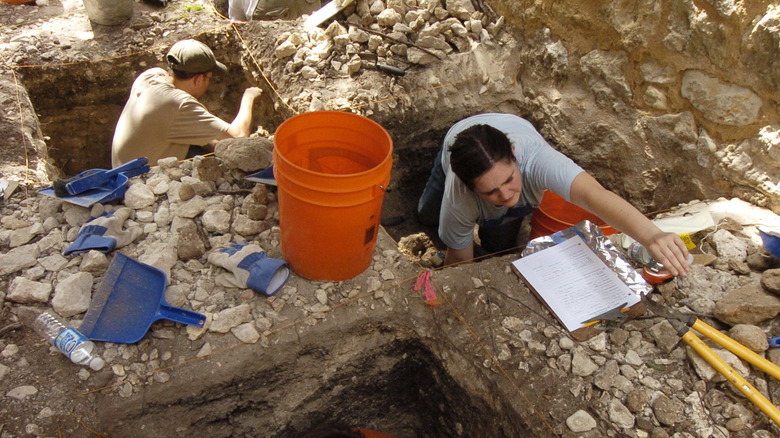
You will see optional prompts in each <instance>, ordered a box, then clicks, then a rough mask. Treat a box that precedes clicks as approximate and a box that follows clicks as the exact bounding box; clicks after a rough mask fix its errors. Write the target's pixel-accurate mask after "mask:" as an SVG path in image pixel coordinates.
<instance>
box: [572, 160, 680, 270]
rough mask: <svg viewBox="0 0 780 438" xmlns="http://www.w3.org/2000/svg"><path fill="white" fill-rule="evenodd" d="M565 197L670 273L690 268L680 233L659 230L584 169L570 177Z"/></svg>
mask: <svg viewBox="0 0 780 438" xmlns="http://www.w3.org/2000/svg"><path fill="white" fill-rule="evenodd" d="M569 196H570V197H571V200H572V202H573V203H574V204H576V205H577V206H579V207H582V208H584V209H585V210H588V211H589V212H591V213H593V214H595V215H596V216H598V217H599V218H601V220H603V221H604V222H606V223H608V224H609V225H611V226H612V227H613V228H615V229H617V230H619V231H621V232H623V233H625V234H628V235H629V236H631V237H633V238H634V239H636V241H638V242H639V243H641V244H642V245H644V246H645V248H647V250H648V251H649V252H650V255H651V256H653V258H654V259H655V260H656V261H657V262H659V263H661V264H663V265H664V267H666V268H667V269H668V270H669V272H671V274H672V275H675V276H677V275H686V274H688V272H689V271H690V266H689V265H688V262H687V258H688V248H686V246H685V243H683V241H682V239H681V238H680V236H678V235H677V234H675V233H667V232H664V231H661V229H660V228H658V227H657V226H656V225H655V224H653V222H651V221H650V219H648V218H647V217H645V215H643V214H642V213H641V212H640V211H639V210H637V209H636V208H634V206H632V205H631V204H629V203H628V202H627V201H626V200H624V199H623V198H621V197H620V196H618V195H616V194H615V193H613V192H611V191H609V190H607V189H605V188H604V187H603V186H602V185H601V184H599V182H598V181H596V180H595V179H594V178H593V177H592V176H590V175H589V174H588V173H587V172H582V173H580V174H579V175H577V177H576V178H574V181H573V182H572V185H571V189H570V191H569Z"/></svg>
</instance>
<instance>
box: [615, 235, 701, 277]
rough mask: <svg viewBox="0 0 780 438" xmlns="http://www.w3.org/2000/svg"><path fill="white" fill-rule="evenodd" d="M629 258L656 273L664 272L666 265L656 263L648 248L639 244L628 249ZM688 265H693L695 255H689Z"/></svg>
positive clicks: (635, 243) (633, 244)
mask: <svg viewBox="0 0 780 438" xmlns="http://www.w3.org/2000/svg"><path fill="white" fill-rule="evenodd" d="M628 256H629V257H631V258H632V259H634V260H636V261H637V262H639V263H640V264H641V265H642V266H644V267H645V268H647V269H650V270H652V271H655V272H659V271H662V270H663V269H664V265H662V264H660V263H658V262H657V261H655V259H654V258H653V257H652V256H651V255H650V253H649V252H647V248H645V247H644V245H642V244H641V243H639V242H634V243H632V244H631V245H630V246H629V247H628ZM687 260H688V264H691V263H693V254H690V253H689V254H688V259H687Z"/></svg>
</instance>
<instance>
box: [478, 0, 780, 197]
mask: <svg viewBox="0 0 780 438" xmlns="http://www.w3.org/2000/svg"><path fill="white" fill-rule="evenodd" d="M775 3H776V2H772V1H768V0H760V1H750V2H747V1H739V0H735V1H729V0H708V1H705V0H698V1H693V0H685V1H669V0H662V1H650V0H636V1H593V2H580V1H574V0H563V1H556V2H543V1H528V0H525V1H517V0H494V1H490V2H489V5H487V4H486V5H484V6H485V8H486V9H489V10H493V12H494V13H495V14H499V15H503V16H504V17H505V19H506V23H507V26H506V27H507V29H509V31H510V32H512V34H513V36H514V37H515V39H516V40H517V42H518V43H517V44H518V46H519V47H520V51H521V54H520V56H519V59H520V61H521V62H522V63H523V67H522V69H521V71H520V73H519V75H518V79H519V80H520V81H521V82H522V86H523V88H524V96H525V99H524V100H523V106H524V107H525V108H526V109H527V110H528V111H529V114H530V115H531V118H532V120H534V121H535V123H537V124H538V125H540V126H541V128H542V131H543V133H544V134H545V135H547V136H548V137H549V138H550V140H551V141H552V142H554V143H557V146H558V147H559V148H560V149H561V150H563V151H564V152H565V153H567V154H569V155H570V156H572V157H573V158H575V160H577V161H578V162H580V164H582V165H583V166H584V167H586V168H587V169H588V170H590V171H592V172H594V173H595V174H596V176H597V177H598V179H599V180H600V181H601V182H602V183H603V184H604V185H606V186H609V187H610V188H612V189H613V190H616V191H618V192H621V193H622V194H623V195H625V196H628V197H629V198H630V199H632V200H633V201H634V203H635V204H636V205H637V206H640V207H643V208H645V209H648V208H664V207H669V206H672V205H675V204H677V203H680V202H684V201H689V200H691V199H693V198H701V199H709V198H714V197H718V196H737V197H740V198H742V199H744V200H746V201H749V202H752V203H754V204H757V205H759V206H764V207H768V208H771V209H772V210H774V211H776V212H777V211H780V190H779V189H778V186H777V184H778V179H779V177H780V167H779V164H778V163H780V161H778V156H779V155H778V154H780V152H778V146H779V145H780V134H779V133H778V132H779V131H780V111H778V99H779V98H780V91H779V90H778V82H780V75H778V71H780V61H779V60H778V59H780V58H779V57H778V55H779V54H778V52H780V33H779V30H780V7H778V6H777V5H776V4H775Z"/></svg>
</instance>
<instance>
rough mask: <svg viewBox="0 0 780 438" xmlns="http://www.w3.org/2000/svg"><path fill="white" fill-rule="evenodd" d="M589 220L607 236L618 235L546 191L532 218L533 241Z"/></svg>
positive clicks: (582, 211) (593, 217)
mask: <svg viewBox="0 0 780 438" xmlns="http://www.w3.org/2000/svg"><path fill="white" fill-rule="evenodd" d="M586 219H587V220H589V221H591V222H593V223H594V224H595V225H597V226H598V227H599V228H601V232H602V233H604V235H605V236H609V235H611V234H615V233H617V230H616V229H614V228H612V227H610V226H609V225H607V224H606V223H604V221H602V220H601V219H599V218H598V216H595V215H593V214H591V213H590V212H588V211H587V210H584V209H582V208H580V207H577V206H576V205H574V204H572V203H571V202H568V201H566V200H565V199H563V197H562V196H560V195H559V194H557V193H555V192H551V191H549V190H545V191H544V195H542V202H540V203H539V208H537V209H536V211H534V213H533V215H532V216H531V235H530V238H531V239H536V238H537V237H541V236H549V235H550V234H552V233H555V232H556V231H561V230H565V229H566V228H569V227H571V226H573V225H575V224H577V223H579V222H581V221H584V220H586Z"/></svg>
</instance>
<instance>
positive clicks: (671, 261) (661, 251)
mask: <svg viewBox="0 0 780 438" xmlns="http://www.w3.org/2000/svg"><path fill="white" fill-rule="evenodd" d="M640 243H641V244H642V245H644V246H645V248H647V251H648V252H649V253H650V255H651V256H652V257H653V259H654V260H655V261H657V262H658V263H660V264H662V265H664V268H666V269H667V270H668V271H669V273H671V274H672V275H674V276H675V277H676V276H679V275H682V276H686V275H688V273H689V272H690V271H691V265H689V264H688V248H687V247H686V246H685V243H684V242H683V241H682V239H681V238H680V236H678V235H677V234H674V233H665V232H663V231H662V232H659V233H656V234H653V235H652V236H650V239H649V240H648V241H647V242H640Z"/></svg>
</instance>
